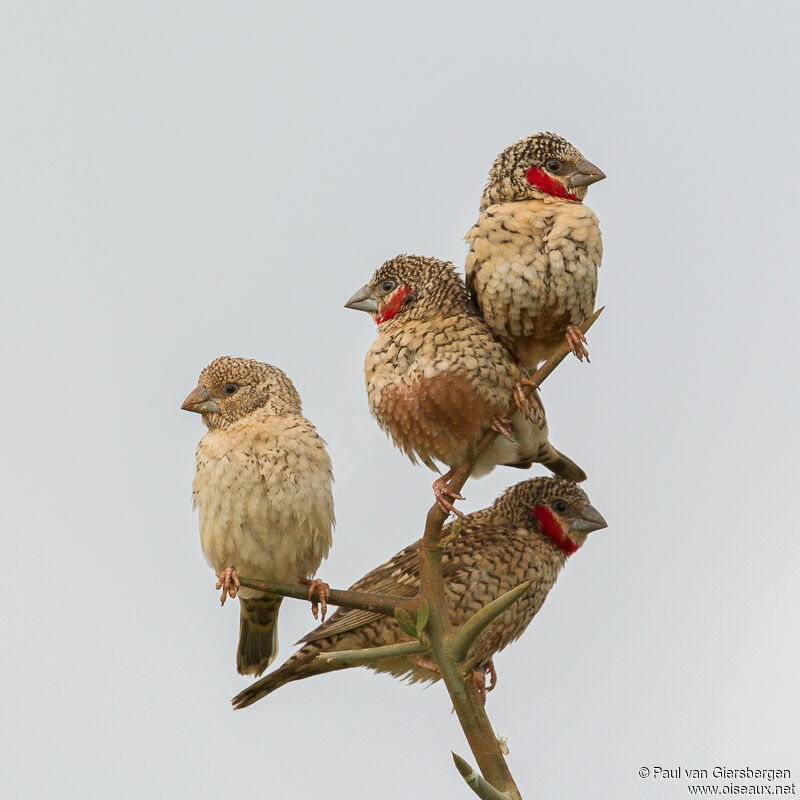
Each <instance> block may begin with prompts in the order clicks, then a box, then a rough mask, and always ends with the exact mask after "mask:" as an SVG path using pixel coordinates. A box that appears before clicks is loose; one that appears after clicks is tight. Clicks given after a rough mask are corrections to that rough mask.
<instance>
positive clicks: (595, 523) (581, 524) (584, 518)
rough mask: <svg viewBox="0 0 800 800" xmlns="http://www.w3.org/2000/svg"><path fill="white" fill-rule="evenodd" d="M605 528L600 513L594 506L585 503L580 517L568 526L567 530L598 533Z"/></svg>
mask: <svg viewBox="0 0 800 800" xmlns="http://www.w3.org/2000/svg"><path fill="white" fill-rule="evenodd" d="M607 527H608V523H607V522H606V521H605V520H604V519H603V517H602V515H601V514H600V512H599V511H598V510H597V509H596V508H595V507H594V506H592V505H589V504H588V503H587V504H586V505H585V506H584V507H583V508H582V509H581V515H580V516H579V517H578V519H576V520H575V522H573V523H572V525H570V526H569V529H570V530H571V531H583V532H584V533H591V532H592V531H599V530H600V529H601V528H607Z"/></svg>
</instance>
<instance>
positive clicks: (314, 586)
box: [300, 578, 331, 622]
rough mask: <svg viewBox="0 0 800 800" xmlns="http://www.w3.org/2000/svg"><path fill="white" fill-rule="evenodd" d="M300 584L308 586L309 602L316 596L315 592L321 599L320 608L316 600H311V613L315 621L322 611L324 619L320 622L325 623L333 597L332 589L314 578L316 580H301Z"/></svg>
mask: <svg viewBox="0 0 800 800" xmlns="http://www.w3.org/2000/svg"><path fill="white" fill-rule="evenodd" d="M300 583H302V584H305V585H307V586H308V599H309V600H311V598H312V597H313V596H314V592H316V593H317V597H319V606H317V601H316V600H311V613H312V614H313V615H314V619H317V618H318V617H319V613H320V611H322V619H321V620H320V621H321V622H325V615H326V614H327V613H328V600H329V599H330V596H331V587H330V586H328V584H327V583H325V581H321V580H320V579H319V578H314V580H310V579H309V578H300Z"/></svg>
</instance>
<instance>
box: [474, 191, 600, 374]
mask: <svg viewBox="0 0 800 800" xmlns="http://www.w3.org/2000/svg"><path fill="white" fill-rule="evenodd" d="M465 238H466V241H467V242H468V243H469V245H470V251H469V254H468V255H467V261H466V272H467V282H468V285H469V287H470V289H471V291H472V292H473V294H474V296H475V299H476V301H477V303H478V305H479V306H480V308H481V310H482V311H483V315H484V318H485V319H486V322H487V324H488V325H489V327H490V328H492V330H494V332H495V333H496V334H497V335H498V336H500V338H501V339H503V341H505V342H506V344H508V345H509V346H510V347H512V348H513V349H514V350H515V351H516V352H517V354H518V355H519V356H520V357H521V358H522V359H523V360H524V361H525V363H526V364H528V365H532V364H534V363H536V362H537V361H540V360H542V359H543V358H546V357H547V356H548V355H550V353H552V351H553V350H554V349H555V348H556V347H557V346H558V345H559V344H560V342H561V341H562V339H563V336H564V332H565V330H566V327H567V325H580V324H581V323H582V322H583V321H584V320H585V319H586V318H587V317H588V316H589V315H590V314H591V313H592V311H593V309H594V301H595V296H596V294H597V270H598V267H599V265H600V261H601V259H602V254H603V245H602V240H601V237H600V228H599V223H598V221H597V217H596V216H595V214H594V212H593V211H591V209H589V208H587V207H586V206H584V205H582V204H580V203H567V202H562V201H560V200H557V199H554V198H549V197H548V198H542V199H535V200H524V201H517V202H510V203H498V204H496V205H492V206H489V207H488V208H487V209H485V210H484V211H483V212H482V213H481V215H480V217H479V218H478V221H477V223H476V224H475V225H474V226H473V228H472V229H471V230H470V231H469V232H468V233H467V235H466V237H465Z"/></svg>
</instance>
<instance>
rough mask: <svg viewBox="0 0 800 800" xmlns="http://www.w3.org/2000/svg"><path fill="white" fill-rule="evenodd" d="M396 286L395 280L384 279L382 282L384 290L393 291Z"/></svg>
mask: <svg viewBox="0 0 800 800" xmlns="http://www.w3.org/2000/svg"><path fill="white" fill-rule="evenodd" d="M394 287H395V282H394V281H384V282H383V283H382V284H381V291H382V292H391V291H392V289H394Z"/></svg>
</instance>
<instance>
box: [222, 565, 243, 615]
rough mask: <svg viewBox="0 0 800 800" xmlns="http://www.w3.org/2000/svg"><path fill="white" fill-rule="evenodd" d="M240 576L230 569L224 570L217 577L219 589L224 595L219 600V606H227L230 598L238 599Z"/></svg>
mask: <svg viewBox="0 0 800 800" xmlns="http://www.w3.org/2000/svg"><path fill="white" fill-rule="evenodd" d="M239 588H240V584H239V575H238V574H237V572H236V570H235V569H234V568H233V567H228V568H227V569H224V570H222V572H220V573H219V575H217V589H222V595H221V596H220V598H219V604H220V605H221V606H224V605H225V601H226V600H227V599H228V598H229V597H236V592H238V591H239Z"/></svg>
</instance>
